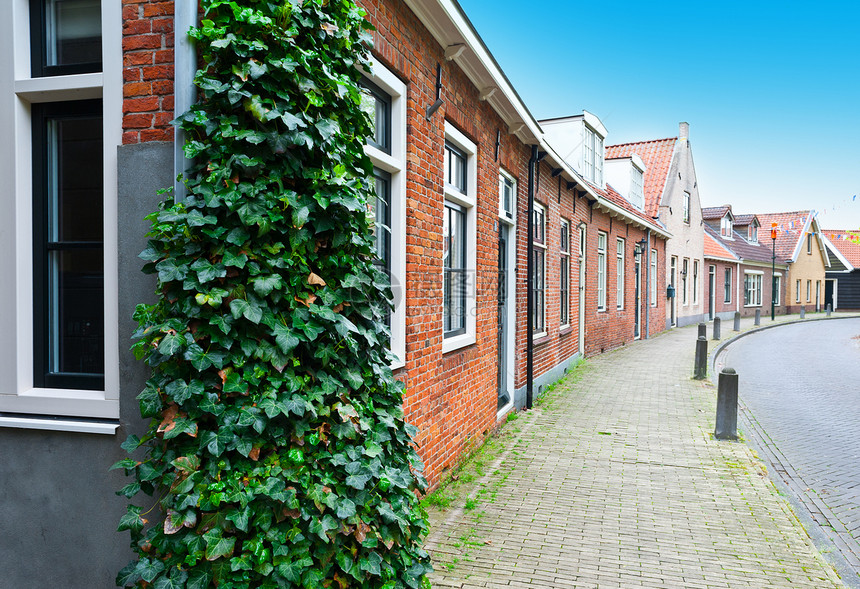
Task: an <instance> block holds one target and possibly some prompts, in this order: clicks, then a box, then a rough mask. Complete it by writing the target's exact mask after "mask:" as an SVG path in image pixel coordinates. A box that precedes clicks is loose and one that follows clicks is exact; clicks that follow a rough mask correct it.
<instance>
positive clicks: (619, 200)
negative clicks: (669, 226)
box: [588, 182, 663, 227]
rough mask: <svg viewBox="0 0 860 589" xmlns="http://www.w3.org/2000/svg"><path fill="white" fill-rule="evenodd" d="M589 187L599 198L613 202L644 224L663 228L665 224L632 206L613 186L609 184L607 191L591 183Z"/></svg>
mask: <svg viewBox="0 0 860 589" xmlns="http://www.w3.org/2000/svg"><path fill="white" fill-rule="evenodd" d="M588 185H589V186H590V187H591V188H592V189H593V190H594V192H595V193H597V194H598V195H599V196H601V197H603V198H605V199H606V200H608V201H609V202H611V203H612V204H614V205H615V206H617V207H619V208H622V209H624V210H625V211H626V212H627V213H630V215H631V216H633V217H637V218H639V219H641V220H642V221H644V222H646V223H648V224H650V225H652V226H653V225H657V226H659V227H663V224H662V223H660V222H659V221H658V220H657V219H652V218H650V217H649V216H648V215H646V214H645V213H644V212H642V211H640V210H639V209H637V208H636V207H634V206H633V205H632V204H630V201H629V200H627V199H626V198H624V197H623V196H621V194H620V193H619V192H618V191H617V190H615V189H614V188H612V186H610V185H609V184H607V185H606V188H605V189H603V188H600V187H599V186H595V185H594V184H592V183H591V182H589V183H588Z"/></svg>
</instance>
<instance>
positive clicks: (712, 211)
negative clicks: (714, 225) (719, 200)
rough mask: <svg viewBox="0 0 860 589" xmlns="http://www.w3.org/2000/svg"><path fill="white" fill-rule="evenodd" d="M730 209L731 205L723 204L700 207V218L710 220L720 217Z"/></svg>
mask: <svg viewBox="0 0 860 589" xmlns="http://www.w3.org/2000/svg"><path fill="white" fill-rule="evenodd" d="M730 210H732V205H723V206H721V207H702V219H705V220H707V221H710V220H711V219H722V218H723V217H725V216H726V213H727V212H728V211H730ZM733 216H734V214H733Z"/></svg>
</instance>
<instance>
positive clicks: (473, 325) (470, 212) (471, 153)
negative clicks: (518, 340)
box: [442, 121, 479, 354]
mask: <svg viewBox="0 0 860 589" xmlns="http://www.w3.org/2000/svg"><path fill="white" fill-rule="evenodd" d="M445 140H446V141H449V142H451V143H452V144H453V145H455V146H457V147H458V148H459V149H461V150H462V151H463V152H464V153H465V154H466V194H463V193H462V192H460V191H458V190H454V189H453V188H451V187H450V186H448V185H447V184H446V183H445V182H444V179H443V184H445V200H450V201H451V202H453V203H456V204H458V205H460V206H462V207H464V208H465V209H466V269H467V270H471V273H470V274H467V276H470V278H469V280H470V282H471V288H469V291H468V294H467V296H466V333H462V334H460V335H455V336H452V337H448V338H446V337H445V336H444V330H443V336H442V353H443V354H444V353H447V352H451V351H453V350H456V349H459V348H462V347H465V346H469V345H472V344H474V343H475V342H476V341H477V338H476V335H475V334H476V332H477V321H476V320H477V311H476V309H477V293H476V292H475V290H476V287H477V285H476V283H475V281H476V279H477V263H478V262H477V247H478V239H477V231H478V207H477V206H476V205H477V202H478V196H477V195H478V189H479V188H478V161H477V160H478V146H477V145H475V143H474V142H472V140H470V139H469V138H468V137H466V136H465V135H464V134H463V133H462V132H460V131H459V130H458V129H457V128H455V127H454V126H453V125H452V124H450V123H449V122H448V121H445ZM442 208H443V213H444V203H443V207H442ZM444 272H445V271H444V269H442V273H443V275H444ZM443 282H444V279H443Z"/></svg>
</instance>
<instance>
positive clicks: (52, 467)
mask: <svg viewBox="0 0 860 589" xmlns="http://www.w3.org/2000/svg"><path fill="white" fill-rule="evenodd" d="M118 156H119V161H118V168H119V178H118V185H119V193H118V199H119V218H118V227H119V244H118V246H119V289H118V292H116V293H115V295H114V296H118V297H119V318H120V321H119V353H120V380H121V383H120V427H119V429H118V430H117V433H116V435H113V436H109V435H97V434H81V433H68V432H51V431H40V430H28V429H3V428H0V530H2V533H0V587H3V588H6V587H9V588H10V589H11V588H18V589H41V588H47V587H68V588H70V589H72V588H73V589H109V588H112V587H115V586H116V585H115V582H114V580H115V578H116V574H117V572H119V570H120V569H121V568H122V567H123V566H125V565H126V564H127V563H128V561H129V560H130V559H131V558H132V553H131V551H130V549H129V535H128V532H122V533H118V532H117V531H116V528H117V524H118V523H119V519H120V517H121V516H122V515H123V514H124V513H125V506H126V504H127V500H126V499H125V497H118V496H117V495H116V493H115V492H116V491H117V490H118V489H120V488H121V487H122V486H123V485H125V484H126V483H127V482H129V481H128V480H127V479H126V478H125V475H124V474H123V472H122V471H109V470H108V469H109V468H110V466H111V465H112V464H113V463H114V462H116V461H117V460H119V459H121V458H123V457H124V456H125V452H124V451H123V450H122V449H121V448H120V447H119V445H120V444H121V443H122V442H123V441H125V438H126V437H127V436H128V434H129V433H132V432H135V433H139V432H141V431H142V430H144V429H145V426H144V423H143V421H142V420H141V419H140V416H139V410H138V404H137V400H136V399H135V397H136V396H137V394H138V392H140V390H141V389H142V388H143V384H144V382H145V379H146V374H147V369H146V367H145V366H143V365H142V364H141V363H139V362H137V361H136V360H135V359H134V357H133V355H132V354H131V352H130V351H129V347H130V346H131V343H132V342H131V334H132V332H133V330H134V329H135V327H136V325H135V323H134V322H133V321H132V319H131V316H132V312H133V311H134V307H135V305H136V304H137V303H140V302H148V301H152V300H153V299H154V291H155V281H154V278H153V277H151V276H145V275H144V274H142V273H141V272H140V267H141V265H142V261H141V260H140V259H139V258H138V257H137V254H138V253H140V252H141V251H142V250H143V249H144V248H145V246H146V239H145V237H144V234H145V233H146V231H147V229H148V227H149V224H148V222H147V221H145V220H144V219H143V217H144V216H145V215H147V214H149V213H150V212H152V211H153V210H155V208H156V205H157V203H158V201H159V200H160V197H159V196H158V195H157V190H158V189H159V188H163V187H166V186H172V185H173V146H172V143H150V144H144V145H129V146H122V147H119V148H118ZM105 296H106V297H109V296H111V293H110V292H109V291H108V292H106V293H105ZM150 501H151V502H154V500H150Z"/></svg>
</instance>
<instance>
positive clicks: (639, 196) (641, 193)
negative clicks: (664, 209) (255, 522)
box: [629, 166, 645, 211]
mask: <svg viewBox="0 0 860 589" xmlns="http://www.w3.org/2000/svg"><path fill="white" fill-rule="evenodd" d="M632 167H633V170H632V173H631V175H630V199H629V200H630V204H632V205H633V206H634V207H636V208H637V209H639V210H640V211H641V210H642V209H644V208H645V189H644V187H643V186H644V184H645V182H644V177H643V176H644V175H643V174H642V170H640V169H639V168H637V167H636V166H632Z"/></svg>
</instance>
